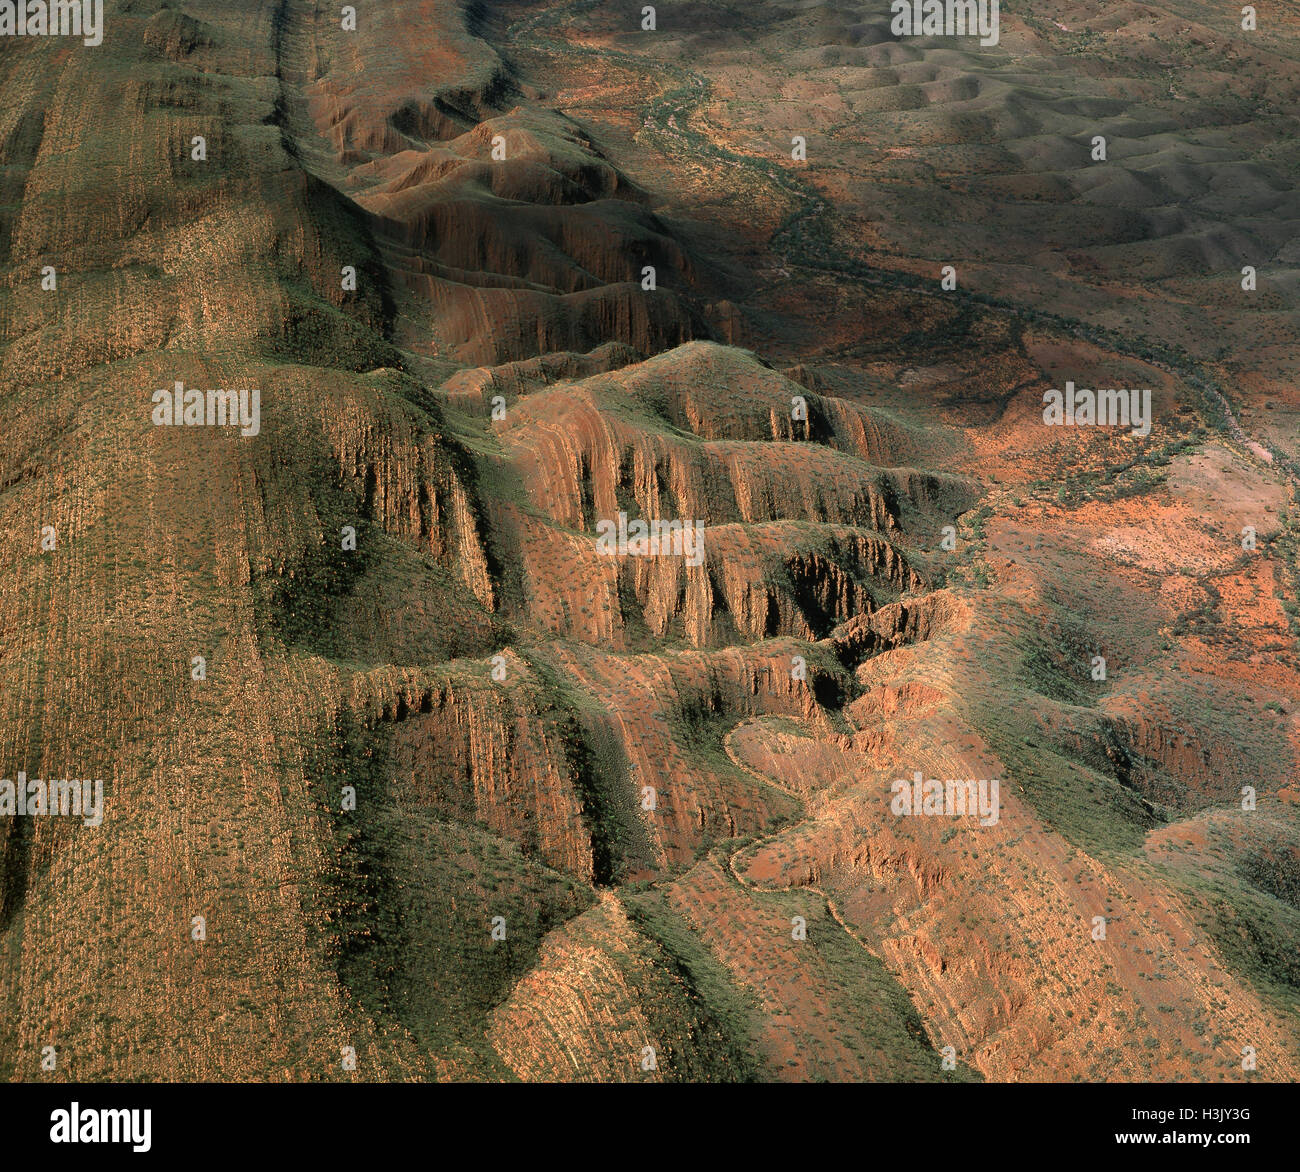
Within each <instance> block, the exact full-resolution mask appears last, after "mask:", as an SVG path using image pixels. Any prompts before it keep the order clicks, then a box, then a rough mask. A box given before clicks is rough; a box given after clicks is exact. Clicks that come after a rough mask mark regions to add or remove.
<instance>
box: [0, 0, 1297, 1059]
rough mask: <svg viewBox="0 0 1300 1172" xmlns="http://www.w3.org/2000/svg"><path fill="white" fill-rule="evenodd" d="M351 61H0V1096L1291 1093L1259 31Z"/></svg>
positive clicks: (196, 32) (414, 4)
mask: <svg viewBox="0 0 1300 1172" xmlns="http://www.w3.org/2000/svg"><path fill="white" fill-rule="evenodd" d="M357 7H358V9H359V14H358V20H357V27H356V29H355V31H353V30H350V29H345V28H343V27H342V24H341V21H340V18H339V14H338V13H337V12H336V10H335V8H334V7H330V6H324V5H317V4H315V3H313V2H309V0H278V2H277V3H275V4H273V5H268V4H263V3H260V2H259V3H254V2H252V0H234V2H231V0H223V2H222V3H216V2H215V0H187V2H186V3H184V4H183V5H181V4H168V3H166V2H164V0H123V2H122V3H117V4H114V3H111V2H110V3H109V4H107V5H106V17H105V24H106V31H105V37H104V43H103V45H102V46H100V47H98V48H86V47H83V46H82V45H81V44H80V43H79V42H75V43H69V42H67V41H62V40H59V39H56V38H27V39H24V40H18V39H11V40H9V41H8V42H7V43H5V44H4V45H2V46H0V86H2V87H3V92H4V94H5V96H6V102H5V104H4V108H3V111H2V112H0V190H2V194H0V273H2V277H3V279H2V280H0V328H2V330H3V334H2V337H0V345H2V349H0V377H2V380H3V395H4V403H5V408H6V415H5V427H4V436H5V442H4V443H3V445H0V548H3V550H4V555H3V556H4V568H5V571H6V572H5V573H4V575H3V577H2V578H0V629H2V630H3V631H4V634H5V636H6V637H5V638H4V639H3V641H0V702H2V704H3V708H2V709H0V711H2V713H3V720H2V721H0V774H3V776H4V777H7V778H12V777H15V776H16V775H17V774H18V773H19V771H22V772H24V773H25V774H26V775H27V776H28V777H32V778H36V777H39V778H64V777H74V776H75V777H78V778H81V777H91V776H93V777H95V778H102V779H103V782H104V816H103V821H102V824H101V825H98V826H86V825H83V824H82V822H81V821H80V820H79V819H75V818H62V817H58V818H55V817H50V818H40V817H11V818H5V817H0V858H2V859H3V869H2V870H0V1005H2V1006H3V1010H0V1073H3V1074H4V1075H5V1076H7V1077H8V1078H9V1079H12V1080H24V1081H26V1080H35V1079H38V1078H46V1079H49V1078H54V1079H60V1078H66V1079H74V1080H109V1079H113V1080H128V1081H129V1080H135V1079H139V1080H156V1079H176V1080H188V1079H209V1080H244V1079H270V1080H321V1079H340V1078H342V1079H364V1080H376V1079H443V1080H453V1079H490V1080H497V1079H501V1080H509V1079H524V1080H535V1079H562V1080H565V1079H576V1080H593V1081H595V1080H600V1081H624V1080H708V1081H713V1080H733V1079H741V1080H780V1079H790V1080H794V1079H841V1080H969V1079H978V1078H985V1079H996V1080H1004V1079H1005V1080H1015V1079H1034V1080H1045V1079H1049V1080H1055V1079H1062V1080H1068V1079H1097V1080H1129V1079H1154V1080H1182V1079H1196V1080H1201V1081H1238V1080H1242V1079H1248V1078H1257V1079H1266V1080H1272V1081H1279V1080H1294V1079H1296V1078H1297V1077H1300V1001H1298V995H1300V963H1298V962H1297V959H1296V958H1297V950H1296V943H1297V940H1300V709H1297V702H1298V699H1297V698H1298V697H1300V643H1298V641H1297V639H1298V636H1300V577H1298V571H1297V562H1296V559H1297V554H1298V552H1300V497H1297V488H1298V483H1300V482H1298V480H1297V469H1296V464H1295V460H1296V459H1297V457H1300V449H1298V448H1297V443H1296V435H1297V428H1296V420H1297V417H1298V412H1300V401H1298V400H1297V397H1296V395H1297V392H1296V390H1295V386H1296V384H1295V381H1294V373H1295V370H1296V354H1297V351H1296V348H1295V326H1296V320H1297V318H1296V301H1295V292H1296V290H1297V286H1298V285H1300V281H1298V278H1297V269H1296V267H1295V266H1296V261H1297V255H1300V254H1297V252H1296V249H1297V239H1300V238H1298V237H1297V236H1296V232H1297V223H1298V222H1300V215H1297V211H1296V208H1295V206H1294V203H1293V202H1291V201H1288V199H1287V196H1288V194H1289V195H1291V196H1293V193H1294V183H1295V179H1296V175H1297V155H1296V151H1297V147H1296V143H1297V141H1300V139H1298V138H1297V136H1296V134H1295V131H1296V121H1295V117H1294V115H1293V114H1291V113H1286V112H1285V111H1290V110H1294V98H1295V96H1296V95H1295V92H1294V91H1295V86H1296V78H1297V76H1300V75H1298V74H1297V73H1296V71H1295V61H1296V57H1297V42H1296V32H1297V27H1296V24H1295V19H1294V16H1293V15H1292V16H1288V15H1286V14H1282V13H1275V14H1272V16H1271V23H1269V24H1268V25H1267V27H1266V28H1264V29H1262V30H1261V32H1260V35H1259V37H1258V38H1257V39H1253V40H1252V39H1246V38H1245V37H1244V35H1243V34H1242V33H1241V32H1240V30H1239V29H1237V31H1236V32H1235V33H1234V31H1233V30H1234V29H1235V28H1236V26H1235V23H1234V20H1235V18H1234V16H1233V15H1232V13H1226V14H1220V13H1217V12H1214V11H1211V10H1209V9H1207V8H1205V6H1203V5H1199V4H1189V3H1183V2H1182V0H1178V2H1175V3H1162V4H1160V5H1132V4H1127V5H1122V6H1111V8H1109V9H1106V10H1105V11H1103V12H1102V13H1101V14H1095V13H1091V12H1087V13H1085V12H1083V11H1082V10H1081V9H1078V6H1075V5H1072V4H1070V3H1066V2H1062V3H1042V4H1037V3H1036V4H1035V5H1034V6H1033V8H1034V12H1033V14H1032V15H1023V14H1018V13H1016V14H1013V13H1004V15H1003V21H1004V29H1003V37H1002V42H1001V44H1000V45H999V46H997V47H995V48H989V49H982V48H979V47H977V46H973V45H971V44H968V43H961V44H955V43H954V42H953V41H951V40H938V41H930V40H928V39H927V40H923V41H920V42H918V43H917V44H916V45H911V44H903V43H900V42H898V41H897V40H895V39H891V38H890V36H889V31H888V23H889V21H888V7H887V6H879V10H877V8H876V7H870V8H869V7H868V6H866V5H858V6H853V5H850V6H849V7H848V8H846V7H844V6H843V5H800V6H784V5H776V4H768V3H757V4H750V5H747V6H743V7H742V6H732V5H729V4H709V5H700V4H693V3H692V4H687V3H685V2H676V0H674V2H669V3H664V4H660V5H658V6H657V22H658V27H657V29H656V31H653V32H649V31H643V30H642V29H641V28H640V18H639V17H637V16H636V13H635V11H634V9H635V8H636V7H639V6H634V8H628V9H627V10H626V11H624V10H622V9H620V8H619V7H618V6H613V5H604V4H592V3H589V2H582V0H579V2H576V3H572V2H571V3H513V2H511V3H501V4H487V5H477V4H473V5H462V4H460V3H458V2H457V0H395V2H392V3H386V4H384V5H382V6H375V7H376V10H375V11H371V10H370V7H371V6H360V5H359V6H357ZM380 9H382V10H380ZM1188 63H1195V68H1194V69H1192V68H1187V69H1183V68H1182V67H1183V66H1184V65H1186V64H1188ZM1098 127H1100V129H1098ZM1093 133H1102V134H1105V135H1107V136H1109V137H1110V139H1111V140H1112V162H1111V164H1110V166H1109V169H1108V170H1099V169H1097V168H1094V167H1093V166H1092V165H1091V163H1090V160H1089V155H1088V148H1087V145H1086V144H1087V142H1088V140H1089V138H1090V136H1091V135H1092V134H1093ZM196 136H197V139H198V140H201V146H200V145H198V142H197V141H196ZM793 136H802V137H803V138H805V139H806V145H807V151H808V157H807V160H806V161H804V160H795V159H794V158H792V154H791V142H792V138H793ZM1229 192H1235V193H1236V194H1235V195H1232V194H1228V193H1229ZM943 265H953V266H954V267H955V269H956V272H957V274H958V282H957V287H956V288H955V289H945V288H944V287H943V286H942V285H941V283H940V279H939V274H940V268H941V266H943ZM1243 265H1252V266H1256V267H1257V268H1258V270H1259V274H1260V284H1259V288H1258V290H1257V295H1256V297H1255V298H1254V299H1253V300H1248V299H1246V298H1245V297H1244V295H1243V294H1242V291H1241V290H1240V287H1239V280H1240V278H1239V275H1238V274H1239V272H1240V269H1241V267H1242V266H1243ZM49 269H53V271H54V272H55V274H56V280H55V283H54V285H53V287H44V286H46V285H48V284H49V282H48V280H47V278H46V276H45V274H46V272H47V271H48V270H49ZM1067 380H1068V381H1071V382H1077V383H1078V384H1079V385H1080V386H1088V387H1094V386H1096V387H1100V386H1119V385H1122V386H1124V387H1135V388H1136V387H1141V388H1147V389H1148V390H1149V392H1150V396H1151V398H1150V402H1151V405H1152V415H1151V418H1150V420H1149V423H1150V428H1149V434H1145V435H1134V434H1132V431H1131V430H1130V429H1128V428H1122V429H1121V428H1103V427H1096V428H1085V427H1059V428H1058V427H1050V426H1046V425H1045V424H1044V419H1043V395H1044V392H1045V391H1047V390H1048V389H1049V388H1058V387H1062V386H1063V385H1064V384H1065V383H1066V382H1067ZM176 383H181V384H183V386H184V387H187V388H257V389H258V391H259V393H260V418H259V420H258V426H257V427H256V429H255V430H253V433H252V434H241V431H240V429H238V428H232V427H229V426H208V425H206V424H205V425H202V426H190V425H179V426H178V425H170V426H160V425H158V424H157V423H156V422H155V414H154V406H153V398H152V397H153V395H154V393H155V392H156V391H158V390H159V389H160V388H170V387H172V386H173V385H174V384H176ZM249 430H251V429H249ZM1134 430H1135V429H1134ZM620 517H621V518H622V524H623V527H624V529H625V530H626V529H627V527H628V526H629V525H634V524H635V523H637V522H653V521H671V522H673V523H676V524H677V525H678V526H679V528H678V531H677V537H678V539H679V542H680V547H679V548H676V549H673V550H665V551H658V552H657V553H655V555H654V556H641V555H639V554H638V553H637V552H636V551H634V550H632V551H630V552H629V550H624V549H620V550H619V551H618V552H617V553H616V555H615V556H610V553H609V550H608V549H607V548H606V547H605V546H604V545H603V544H602V541H603V537H602V535H603V534H606V533H608V532H610V526H614V527H615V528H617V525H618V519H619V518H620ZM682 525H686V526H689V528H688V529H682V528H681V526H682ZM1246 529H1249V530H1250V532H1251V533H1252V534H1253V539H1252V540H1251V541H1250V542H1249V543H1244V542H1243V536H1242V535H1243V532H1244V531H1245V530H1246ZM1099 659H1100V660H1104V672H1103V674H1102V675H1101V676H1098V674H1097V663H1098V660H1099ZM200 660H201V665H199V661H200ZM917 774H919V775H921V776H922V777H924V778H940V779H947V778H979V779H999V780H1000V806H999V808H998V810H997V814H996V817H993V818H991V819H989V818H985V819H980V818H979V817H956V818H952V817H899V816H897V814H896V813H895V811H894V810H893V809H892V808H891V785H892V783H893V782H895V781H896V780H897V779H900V778H901V779H909V778H912V777H913V776H914V775H917ZM1243 787H1249V788H1250V789H1251V790H1252V791H1253V797H1254V803H1253V808H1251V809H1246V808H1243V801H1242V791H1243ZM982 823H984V824H982ZM1099 917H1100V918H1101V919H1102V920H1104V926H1105V932H1104V935H1102V936H1098V930H1097V922H1098V918H1099ZM50 1046H53V1047H55V1048H56V1050H57V1053H58V1056H59V1059H58V1065H57V1067H56V1069H55V1070H54V1071H49V1070H48V1069H42V1065H41V1063H42V1051H43V1048H45V1047H50ZM1247 1049H1248V1050H1250V1051H1251V1052H1252V1054H1253V1055H1254V1058H1255V1062H1256V1066H1255V1068H1254V1069H1253V1070H1243V1058H1242V1055H1243V1051H1245V1050H1247ZM349 1052H353V1053H354V1055H355V1063H354V1064H350V1063H349V1061H348V1058H347V1055H348V1053H349Z"/></svg>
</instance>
